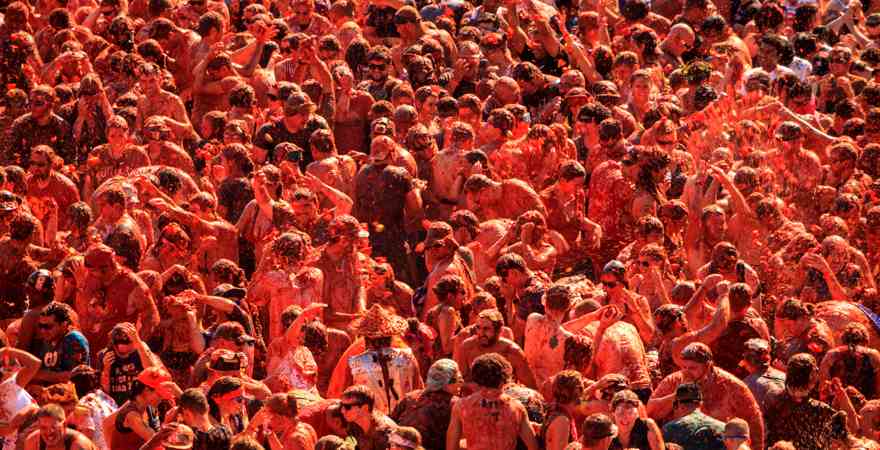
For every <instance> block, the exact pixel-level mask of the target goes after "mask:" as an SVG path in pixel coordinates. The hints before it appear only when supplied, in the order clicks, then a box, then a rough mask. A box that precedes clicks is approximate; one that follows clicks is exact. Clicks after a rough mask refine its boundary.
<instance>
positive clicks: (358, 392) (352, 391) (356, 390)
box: [339, 384, 376, 411]
mask: <svg viewBox="0 0 880 450" xmlns="http://www.w3.org/2000/svg"><path fill="white" fill-rule="evenodd" d="M346 397H347V398H350V399H352V400H355V401H356V402H358V403H361V404H364V405H367V409H368V410H370V411H372V410H373V405H375V404H376V397H375V396H374V395H373V391H371V390H370V388H368V387H366V386H364V385H362V384H355V385H354V386H349V387H348V388H346V389H345V391H343V392H342V395H341V396H339V398H346Z"/></svg>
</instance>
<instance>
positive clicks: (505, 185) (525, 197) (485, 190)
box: [464, 174, 547, 220]
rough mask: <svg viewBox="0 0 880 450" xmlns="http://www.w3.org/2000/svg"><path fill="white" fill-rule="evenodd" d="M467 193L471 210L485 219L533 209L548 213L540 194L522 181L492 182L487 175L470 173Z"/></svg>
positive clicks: (509, 215)
mask: <svg viewBox="0 0 880 450" xmlns="http://www.w3.org/2000/svg"><path fill="white" fill-rule="evenodd" d="M464 192H465V193H466V194H467V206H468V209H470V210H471V211H473V212H474V213H476V214H477V216H478V217H481V218H482V219H483V220H490V219H499V218H501V219H515V218H517V217H519V216H520V215H521V214H522V213H524V212H526V211H530V210H535V211H538V212H540V213H541V214H543V215H545V216H546V215H547V211H546V209H545V208H544V204H543V203H542V202H541V197H539V196H538V194H537V193H536V192H535V190H534V189H532V188H531V187H530V186H529V185H528V184H527V183H526V182H524V181H522V180H516V179H513V180H504V181H493V180H492V179H490V178H489V177H487V176H485V175H479V174H478V175H471V176H470V177H469V178H468V179H467V181H465V183H464Z"/></svg>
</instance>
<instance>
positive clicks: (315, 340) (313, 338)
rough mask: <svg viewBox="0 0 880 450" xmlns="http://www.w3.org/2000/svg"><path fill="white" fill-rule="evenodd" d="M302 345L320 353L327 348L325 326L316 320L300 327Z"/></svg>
mask: <svg viewBox="0 0 880 450" xmlns="http://www.w3.org/2000/svg"><path fill="white" fill-rule="evenodd" d="M302 333H303V345H305V346H306V347H308V349H309V350H311V352H312V353H315V354H317V353H320V352H323V351H324V350H326V349H327V345H328V341H327V327H325V326H324V324H323V323H321V322H320V321H318V320H315V321H312V322H309V323H307V324H305V325H303V327H302Z"/></svg>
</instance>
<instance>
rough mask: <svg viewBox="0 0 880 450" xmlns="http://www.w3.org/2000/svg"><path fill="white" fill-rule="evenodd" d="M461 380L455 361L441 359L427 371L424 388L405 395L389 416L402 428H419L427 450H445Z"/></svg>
mask: <svg viewBox="0 0 880 450" xmlns="http://www.w3.org/2000/svg"><path fill="white" fill-rule="evenodd" d="M462 381H463V379H462V377H461V372H460V371H459V370H458V364H456V363H455V361H453V360H451V359H439V360H437V361H435V362H434V364H432V365H431V368H430V369H428V377H427V379H426V381H425V389H423V390H416V391H412V392H410V393H408V394H406V396H405V397H404V398H403V400H401V402H400V403H398V405H397V407H396V408H394V411H393V412H392V413H391V415H390V416H389V417H391V419H393V420H394V421H395V422H396V423H397V424H398V425H399V426H407V427H414V428H416V429H418V430H419V432H420V433H421V435H422V445H423V446H424V447H425V450H445V448H446V430H447V429H448V428H449V420H450V418H451V416H452V405H453V403H455V402H456V401H457V400H458V393H459V391H460V390H461V385H462Z"/></svg>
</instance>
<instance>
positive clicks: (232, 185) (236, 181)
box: [217, 178, 254, 223]
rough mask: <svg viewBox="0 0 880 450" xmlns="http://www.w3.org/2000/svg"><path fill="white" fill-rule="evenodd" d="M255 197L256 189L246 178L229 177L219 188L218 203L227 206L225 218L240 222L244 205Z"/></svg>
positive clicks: (232, 221)
mask: <svg viewBox="0 0 880 450" xmlns="http://www.w3.org/2000/svg"><path fill="white" fill-rule="evenodd" d="M253 199H254V189H253V187H252V186H251V183H250V182H249V181H248V180H247V179H246V178H227V179H225V180H223V182H222V183H220V188H219V189H217V203H218V204H219V205H221V206H224V207H225V208H226V214H224V217H223V218H224V219H225V220H227V221H229V222H230V223H236V222H238V218H239V217H240V216H241V213H242V212H243V211H244V207H245V206H247V204H248V203H250V201H251V200H253Z"/></svg>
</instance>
